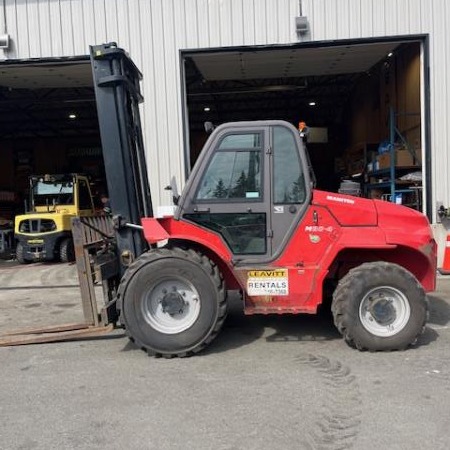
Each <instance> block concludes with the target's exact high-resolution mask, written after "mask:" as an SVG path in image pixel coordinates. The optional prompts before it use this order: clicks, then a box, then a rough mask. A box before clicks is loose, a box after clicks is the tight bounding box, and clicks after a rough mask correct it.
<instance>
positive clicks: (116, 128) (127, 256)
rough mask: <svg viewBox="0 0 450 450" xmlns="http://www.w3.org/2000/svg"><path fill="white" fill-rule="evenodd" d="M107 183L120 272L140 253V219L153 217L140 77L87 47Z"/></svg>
mask: <svg viewBox="0 0 450 450" xmlns="http://www.w3.org/2000/svg"><path fill="white" fill-rule="evenodd" d="M90 52H91V64H92V72H93V79H94V89H95V97H96V103H97V112H98V122H99V127H100V136H101V141H102V149H103V159H104V163H105V172H106V182H107V187H108V194H109V199H110V204H111V211H112V214H113V222H114V227H115V229H116V235H117V247H118V254H119V255H120V256H121V262H122V271H123V269H124V268H123V266H124V265H126V264H125V263H124V262H125V261H126V260H133V259H135V258H136V257H138V256H139V255H141V254H142V253H144V252H145V251H146V250H147V248H148V244H147V242H146V241H145V239H144V237H143V235H142V231H141V230H142V227H141V226H140V224H141V218H142V217H151V216H153V211H152V202H151V195H150V186H149V183H148V176H147V166H146V161H145V153H144V145H143V138H142V127H141V122H140V116H139V103H141V102H142V101H143V96H142V95H141V92H140V85H139V83H140V80H141V79H142V74H141V72H140V71H139V69H138V68H137V67H136V65H135V64H134V63H133V61H132V60H131V59H130V58H129V56H128V55H127V53H126V52H125V51H124V50H123V49H121V48H118V47H117V44H116V43H114V42H113V43H108V44H103V45H96V46H91V47H90Z"/></svg>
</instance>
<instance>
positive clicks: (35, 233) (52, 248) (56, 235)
mask: <svg viewBox="0 0 450 450" xmlns="http://www.w3.org/2000/svg"><path fill="white" fill-rule="evenodd" d="M94 213H95V209H94V202H93V199H92V194H91V189H90V186H89V180H88V178H87V177H86V176H82V175H79V174H60V175H49V174H47V175H33V176H31V177H30V210H29V211H28V212H26V213H25V214H23V215H20V216H16V218H15V224H14V237H15V240H16V258H17V261H18V262H19V263H21V264H27V263H30V262H33V261H53V260H60V261H62V262H70V261H74V260H75V250H74V245H73V238H72V219H73V218H74V217H87V216H93V215H94Z"/></svg>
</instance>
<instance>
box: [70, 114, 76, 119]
mask: <svg viewBox="0 0 450 450" xmlns="http://www.w3.org/2000/svg"><path fill="white" fill-rule="evenodd" d="M76 118H77V115H76V114H69V119H76Z"/></svg>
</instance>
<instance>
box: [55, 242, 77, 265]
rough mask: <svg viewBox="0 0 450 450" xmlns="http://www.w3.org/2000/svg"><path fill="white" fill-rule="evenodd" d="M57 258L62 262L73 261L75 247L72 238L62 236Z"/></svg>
mask: <svg viewBox="0 0 450 450" xmlns="http://www.w3.org/2000/svg"><path fill="white" fill-rule="evenodd" d="M59 259H60V260H61V262H63V263H67V262H73V261H75V248H74V246H73V239H72V238H70V237H68V238H64V239H63V240H62V241H61V245H60V246H59Z"/></svg>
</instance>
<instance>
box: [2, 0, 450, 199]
mask: <svg viewBox="0 0 450 450" xmlns="http://www.w3.org/2000/svg"><path fill="white" fill-rule="evenodd" d="M4 1H5V8H6V22H7V32H8V33H9V34H10V36H11V40H12V45H11V48H10V50H9V51H8V52H3V54H1V53H2V52H0V59H5V58H8V59H15V58H39V57H53V56H73V55H84V54H87V53H88V46H89V45H90V44H98V43H101V42H106V41H116V42H118V44H119V45H120V46H122V47H124V48H125V49H127V50H128V51H129V52H130V54H131V55H132V57H133V59H134V60H135V61H136V63H137V65H138V66H139V67H140V69H141V70H142V72H143V73H144V83H143V93H144V96H145V99H146V102H145V104H144V107H143V109H142V116H143V124H144V130H145V136H144V139H145V142H146V148H147V154H148V160H149V162H148V165H149V173H150V178H151V180H150V181H151V188H152V191H153V193H154V202H155V204H156V205H158V204H166V203H168V202H169V195H168V193H166V192H165V191H164V190H163V189H162V187H163V186H165V185H166V184H168V182H169V180H170V177H171V176H172V175H175V176H176V177H177V178H178V180H179V181H180V182H181V180H183V177H184V158H183V129H182V126H183V124H182V99H181V87H180V82H181V80H180V66H179V64H180V61H179V50H180V49H186V48H191V49H193V48H205V47H222V46H240V45H259V44H283V43H290V42H301V41H322V40H335V39H349V38H361V37H379V36H396V35H402V34H417V33H423V34H427V33H429V34H430V67H431V70H430V73H431V77H430V89H431V126H432V127H431V141H432V146H431V147H432V148H431V151H432V164H433V180H432V189H433V196H434V198H433V203H434V202H435V201H436V200H438V201H442V202H443V203H444V204H445V205H450V181H449V179H448V174H449V172H450V157H449V149H450V134H449V131H448V130H449V128H450V89H449V87H448V81H447V78H448V73H449V72H450V43H449V40H448V39H447V34H446V24H448V23H450V5H449V4H448V1H446V0H339V1H336V0H303V2H302V6H303V14H304V15H306V16H307V17H308V20H309V23H310V27H311V32H310V33H309V34H308V35H306V36H302V37H298V36H297V35H296V33H295V29H294V18H295V16H297V15H298V14H299V1H298V0H20V1H18V0H4ZM2 17H3V11H2V12H1V13H0V19H1V18H2ZM180 184H181V183H180Z"/></svg>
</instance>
